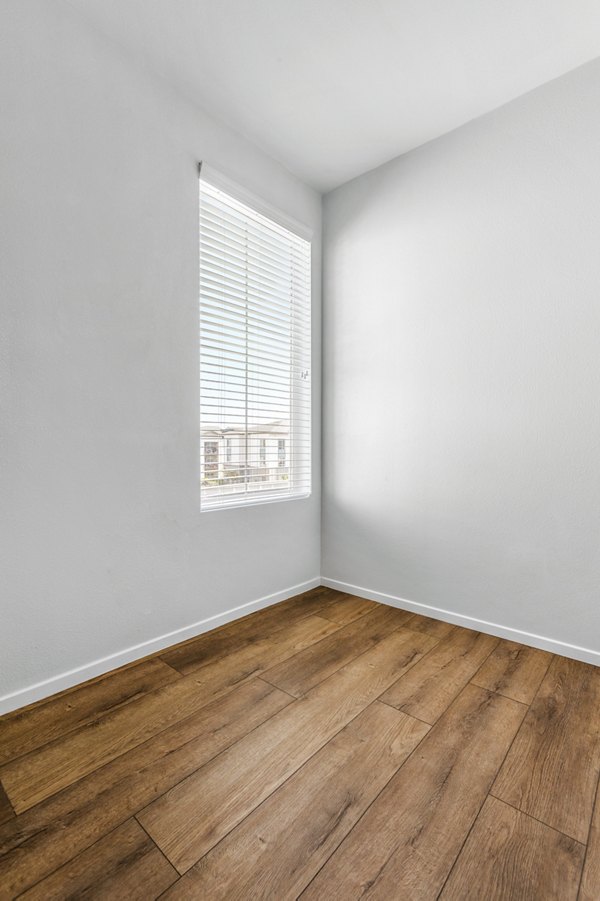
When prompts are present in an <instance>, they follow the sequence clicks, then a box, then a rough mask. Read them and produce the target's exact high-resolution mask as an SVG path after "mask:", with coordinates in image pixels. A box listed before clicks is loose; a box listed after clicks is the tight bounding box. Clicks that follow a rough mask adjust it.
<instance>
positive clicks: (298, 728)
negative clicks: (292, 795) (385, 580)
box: [138, 629, 433, 873]
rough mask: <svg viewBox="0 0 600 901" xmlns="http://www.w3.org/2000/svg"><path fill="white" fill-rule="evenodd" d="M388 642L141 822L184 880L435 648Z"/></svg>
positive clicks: (414, 639) (421, 638)
mask: <svg viewBox="0 0 600 901" xmlns="http://www.w3.org/2000/svg"><path fill="white" fill-rule="evenodd" d="M432 643H433V639H431V638H430V637H428V636H426V635H420V634H417V633H415V632H409V631H408V630H402V629H401V630H399V631H397V632H394V633H392V634H391V635H389V636H388V637H387V638H384V639H383V640H382V641H381V642H380V643H379V644H378V645H377V647H375V648H373V649H371V650H369V651H367V652H366V653H365V654H362V655H361V656H360V657H357V658H356V659H355V660H353V661H352V662H351V663H349V664H347V665H346V666H345V667H343V668H342V669H340V670H338V671H337V672H336V673H334V674H333V675H332V676H330V677H329V678H328V679H326V680H325V681H324V682H321V683H320V684H319V685H317V686H316V687H315V688H313V689H312V691H310V692H309V693H308V694H307V695H305V696H304V697H303V698H301V699H300V700H298V701H295V702H293V703H292V704H291V705H290V707H289V708H287V709H286V710H282V711H281V712H280V713H278V714H276V715H275V716H274V717H272V718H271V719H270V720H269V721H268V722H266V723H264V724H263V725H262V726H259V727H258V728H257V729H255V731H254V732H252V733H251V734H250V735H247V736H246V737H245V738H243V739H241V741H239V742H238V743H237V744H236V745H235V746H234V747H232V748H230V749H229V750H228V751H225V752H224V753H223V754H221V755H220V757H219V758H218V759H217V760H214V761H212V763H210V764H208V765H207V766H205V767H203V768H202V769H201V770H199V771H198V772H197V773H195V774H194V775H193V776H191V777H190V778H188V779H186V780H185V781H184V782H182V783H180V784H179V785H178V786H176V787H175V788H174V789H172V790H171V791H170V792H168V793H167V794H166V795H164V796H163V797H162V798H159V799H158V800H157V801H155V802H154V803H153V804H151V805H150V806H149V807H147V808H146V809H145V810H144V811H142V813H141V814H139V816H138V819H139V821H140V822H141V823H142V825H143V827H144V829H146V831H147V832H148V833H149V834H150V835H151V837H152V838H153V839H154V841H156V843H157V844H158V845H159V847H160V848H161V850H162V851H164V853H165V854H166V855H167V857H168V858H169V860H170V861H171V862H172V863H173V864H174V866H175V867H176V868H177V869H178V870H179V872H181V873H183V872H185V871H186V870H187V869H189V867H190V866H192V865H193V864H194V863H195V862H196V861H197V860H199V859H200V857H202V856H203V855H204V854H206V853H207V852H208V851H209V850H210V849H211V848H212V847H214V845H215V844H216V843H217V842H218V841H220V839H221V838H223V836H224V835H226V834H227V833H228V832H229V831H230V830H231V829H233V828H234V827H235V826H237V825H238V823H240V822H241V820H242V819H243V818H244V817H245V816H247V815H248V814H249V813H251V811H252V810H254V809H255V808H256V807H257V806H258V804H260V803H261V802H262V801H263V800H264V799H265V798H266V797H268V796H269V795H270V794H271V793H272V792H273V791H275V789H277V788H278V787H279V786H280V785H281V784H282V783H283V782H284V781H285V780H286V779H287V778H288V777H289V776H291V775H292V773H294V772H295V771H296V770H297V769H299V768H300V767H301V766H302V764H304V763H305V762H306V761H307V760H308V759H309V758H310V757H311V756H312V755H313V754H314V753H316V752H317V751H318V750H319V749H320V748H322V747H323V745H325V744H326V743H327V742H328V741H329V740H330V739H331V738H333V736H334V735H336V734H337V733H338V732H339V731H340V730H341V729H343V727H344V726H345V725H347V724H348V723H349V722H350V721H351V720H352V719H354V717H355V716H357V715H358V714H359V713H360V712H361V711H362V710H363V709H364V708H365V707H367V706H368V705H369V704H370V703H371V702H372V701H373V700H374V699H375V698H376V697H377V696H378V695H379V694H381V692H382V691H384V690H385V689H386V688H387V687H388V686H389V685H390V684H391V683H392V682H393V681H394V680H395V679H397V678H398V676H399V675H400V674H401V673H402V672H404V671H405V670H406V669H408V668H409V667H410V666H412V665H414V664H415V663H416V662H417V660H419V659H420V658H421V657H422V655H423V654H424V653H426V651H427V650H429V648H430V647H431V646H432Z"/></svg>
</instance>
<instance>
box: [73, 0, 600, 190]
mask: <svg viewBox="0 0 600 901" xmlns="http://www.w3.org/2000/svg"><path fill="white" fill-rule="evenodd" d="M70 2H71V5H72V6H73V7H75V8H76V9H78V10H79V11H80V12H82V13H83V14H84V15H85V16H86V17H87V18H88V20H91V21H92V22H94V23H95V24H96V25H98V26H100V27H101V28H102V29H103V30H104V31H105V32H106V33H107V34H109V35H110V36H111V37H113V38H114V39H116V40H118V41H119V42H120V43H121V44H122V45H123V46H125V47H126V48H128V49H129V50H130V51H132V52H133V53H135V54H136V55H137V56H138V58H140V57H141V58H143V59H144V61H145V63H147V64H148V65H150V66H151V67H152V68H154V69H155V70H157V71H158V72H159V73H160V74H161V75H163V76H164V77H166V78H167V79H168V80H169V81H170V82H171V83H172V84H173V85H175V86H176V87H177V88H178V89H179V90H181V91H183V92H184V93H185V94H186V95H187V96H188V97H190V98H191V99H193V100H194V101H195V102H196V103H197V104H198V105H199V106H201V107H202V108H203V109H205V110H206V111H207V112H209V113H211V114H212V115H213V116H214V117H215V118H217V119H219V120H220V121H221V122H224V123H226V124H227V125H229V126H231V127H232V128H234V129H235V130H236V131H238V132H240V133H242V134H243V135H245V136H246V137H247V138H249V139H250V140H252V141H253V142H254V143H255V144H257V145H258V146H260V147H261V148H262V149H263V150H265V151H266V152H267V153H268V154H270V155H271V156H272V157H274V158H275V159H277V160H279V161H280V162H281V163H283V164H284V165H285V166H286V167H287V168H288V169H289V170H290V171H291V172H293V173H295V174H296V175H297V176H299V177H300V178H301V179H303V180H304V181H306V182H308V183H309V184H311V185H313V186H314V187H315V188H317V189H318V190H320V191H328V190H330V189H331V188H334V187H336V186H337V185H339V184H342V183H343V182H345V181H347V180H348V179H351V178H353V177H354V176H356V175H359V174H360V173H362V172H365V171H367V170H368V169H372V168H374V167H375V166H378V165H380V164H381V163H383V162H385V161H386V160H389V159H391V158H393V157H395V156H397V155H399V154H401V153H405V152H406V151H408V150H411V149H412V148H414V147H417V146H419V145H420V144H423V143H424V142H425V141H429V140H431V139H432V138H435V137H438V136H439V135H441V134H444V133H445V132H447V131H450V130H451V129H453V128H456V127H457V126H459V125H462V124H463V123H464V122H467V121H469V120H470V119H473V118H475V117H476V116H480V115H482V114H483V113H486V112H488V111H489V110H491V109H494V108H495V107H497V106H500V105H501V104H503V103H506V102H507V101H509V100H512V99H513V98H514V97H517V96H519V95H520V94H523V93H525V92H526V91H529V90H531V89H532V88H534V87H537V86H538V85H540V84H543V83H544V82H546V81H549V80H550V79H552V78H556V77H558V76H560V75H562V74H563V73H565V72H567V71H569V70H570V69H573V68H575V67H576V66H578V65H581V64H582V63H584V62H587V61H588V60H590V59H593V58H594V57H596V56H598V55H600V3H598V0H70Z"/></svg>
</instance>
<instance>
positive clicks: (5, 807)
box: [0, 784, 15, 825]
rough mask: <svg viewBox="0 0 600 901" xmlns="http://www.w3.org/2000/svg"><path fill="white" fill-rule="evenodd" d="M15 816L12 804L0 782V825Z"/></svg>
mask: <svg viewBox="0 0 600 901" xmlns="http://www.w3.org/2000/svg"><path fill="white" fill-rule="evenodd" d="M14 816H15V812H14V810H13V807H12V804H11V803H10V801H9V800H8V797H7V794H6V792H5V791H4V789H3V788H2V785H1V784H0V825H2V823H6V822H8V820H12V818H13V817H14Z"/></svg>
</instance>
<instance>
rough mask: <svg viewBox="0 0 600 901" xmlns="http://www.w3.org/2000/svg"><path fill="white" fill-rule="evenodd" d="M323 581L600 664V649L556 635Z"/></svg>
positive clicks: (346, 584)
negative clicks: (594, 649) (549, 635)
mask: <svg viewBox="0 0 600 901" xmlns="http://www.w3.org/2000/svg"><path fill="white" fill-rule="evenodd" d="M321 585H324V586H326V587H327V588H335V589H337V591H343V592H345V593H347V594H355V595H357V596H358V597H360V598H366V599H367V600H370V601H380V602H381V603H382V604H388V605H389V606H390V607H399V608H400V609H401V610H409V611H410V612H411V613H420V614H422V615H423V616H431V617H433V619H441V620H443V621H444V622H447V623H453V625H455V626H464V627H465V628H467V629H474V630H476V631H477V632H486V633H488V634H489V635H495V636H497V637H498V638H507V639H508V640H509V641H518V642H519V643H520V644H526V645H529V646H530V647H532V648H539V649H540V650H542V651H551V652H552V653H553V654H560V656H561V657H571V658H573V659H574V660H582V661H583V662H584V663H592V664H593V665H594V666H600V651H592V650H591V649H590V648H581V647H579V645H575V644H568V643H567V642H565V641H557V640H556V639H555V638H547V637H546V636H544V635H535V634H534V633H532V632H523V631H522V630H521V629H513V628H512V627H510V626H501V625H500V624H499V623H491V622H488V621H487V620H485V619H476V618H475V617H472V616H465V615H464V614H462V613H455V612H454V611H452V610H444V609H443V608H442V607H432V606H430V605H429V604H420V603H418V602H416V601H407V600H406V599H405V598H400V597H396V596H395V595H393V594H384V593H383V592H382V591H373V590H372V589H370V588H363V587H362V586H360V585H351V584H350V583H348V582H340V581H339V579H328V578H326V577H324V576H322V577H321Z"/></svg>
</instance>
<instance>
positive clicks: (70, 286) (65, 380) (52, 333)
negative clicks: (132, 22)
mask: <svg viewBox="0 0 600 901" xmlns="http://www.w3.org/2000/svg"><path fill="white" fill-rule="evenodd" d="M0 117H1V121H2V135H1V138H0V142H1V143H0V153H1V166H0V198H1V201H0V202H1V208H2V215H1V218H0V229H1V231H0V268H1V272H2V328H1V330H0V337H1V341H2V347H1V348H0V350H1V353H0V359H1V366H2V371H1V373H0V378H1V388H2V391H1V397H2V405H3V408H2V422H3V426H2V434H3V439H2V502H1V505H2V534H1V536H0V540H1V542H2V548H3V559H2V570H3V572H2V596H3V597H2V608H1V614H2V622H1V626H0V666H1V668H2V671H1V673H0V696H2V695H5V694H8V693H10V692H14V691H18V690H20V689H23V688H26V687H27V686H30V685H31V684H32V683H36V682H38V681H41V680H45V679H51V678H53V677H55V676H59V675H60V674H62V673H64V672H65V671H68V670H70V669H72V668H77V667H80V666H84V665H86V664H89V663H91V662H92V661H94V660H96V659H98V658H102V657H105V656H107V655H111V654H116V653H119V652H121V651H123V650H124V649H127V648H131V647H132V646H134V645H137V644H139V643H140V642H145V641H149V640H151V639H154V638H157V637H159V636H161V635H164V634H165V633H169V632H171V631H173V630H176V629H179V628H182V627H186V626H189V625H190V624H193V623H197V622H198V621H200V620H203V619H204V618H206V617H210V616H214V615H218V614H220V613H223V612H224V611H227V610H230V609H231V608H233V607H235V606H237V605H240V604H244V603H247V602H250V601H254V600H255V599H258V598H261V597H263V596H265V595H268V594H271V593H272V592H279V591H284V590H286V589H288V588H290V587H292V586H295V585H297V584H299V583H304V582H305V581H306V580H308V579H311V578H313V577H317V576H318V575H319V569H320V536H319V524H320V496H319V484H320V483H319V451H318V448H319V422H320V411H319V394H320V379H319V355H320V335H319V321H320V296H319V289H320V198H319V196H318V195H317V194H316V193H315V192H314V191H312V190H310V189H308V188H306V187H305V186H303V185H302V184H301V183H300V182H298V181H297V180H296V179H294V178H293V177H292V176H290V175H289V174H288V173H287V172H286V171H285V170H283V169H282V168H281V167H280V166H279V165H278V164H276V163H274V162H273V161H271V160H269V159H268V158H266V157H265V156H264V155H263V154H262V153H261V152H259V151H258V150H257V149H256V148H255V147H253V146H252V145H251V144H249V143H247V142H245V141H244V140H242V139H241V138H239V137H237V136H235V135H234V134H233V133H232V132H230V131H228V130H227V129H225V128H224V127H221V126H220V125H218V124H217V123H216V122H214V121H212V120H211V119H210V118H208V117H207V116H206V115H204V114H203V113H202V112H201V111H199V110H198V109H195V108H194V107H192V106H191V105H188V104H187V102H186V101H185V100H184V99H182V98H181V97H179V96H178V95H176V94H175V93H174V92H171V90H170V88H169V87H168V85H167V84H166V83H163V82H161V81H160V80H159V79H154V78H153V76H151V75H150V74H149V73H148V72H145V71H143V69H141V68H137V67H136V64H135V63H134V62H129V58H128V57H127V55H126V54H124V53H122V52H121V50H120V48H119V47H118V46H117V45H116V44H112V43H111V42H110V41H109V40H108V39H105V38H104V37H103V36H102V35H101V34H99V33H98V34H96V33H95V32H94V31H93V30H92V29H90V28H88V26H87V25H86V24H85V23H84V22H80V21H79V20H78V19H77V18H76V13H75V12H73V11H72V10H71V9H70V8H69V7H68V6H67V5H64V4H62V3H61V2H58V0H53V2H48V0H26V2H23V0H3V3H2V5H1V10H0ZM199 159H205V160H207V161H208V162H210V163H211V164H212V165H213V166H215V167H217V168H220V169H222V170H223V171H224V172H225V173H226V174H228V175H229V176H231V177H232V178H234V179H236V180H237V181H239V182H240V183H242V184H243V185H244V186H245V187H247V188H248V189H249V190H251V191H254V192H255V193H257V194H259V195H261V196H262V197H264V199H265V200H267V201H269V202H270V203H272V204H274V205H275V206H277V207H279V208H280V209H282V210H283V211H285V212H286V213H288V214H290V215H292V216H294V217H295V218H297V219H300V220H302V221H303V222H305V223H307V224H308V225H310V226H312V227H313V228H314V230H315V240H314V251H313V253H314V324H315V332H314V364H315V365H314V368H313V386H314V397H315V405H314V406H315V420H314V435H315V458H314V492H313V495H312V497H311V498H310V499H309V500H298V501H292V502H289V503H283V504H282V503H280V504H274V505H266V506H257V507H251V508H247V509H240V510H233V511H219V512H214V513H205V514H202V515H200V513H199V509H198V486H199V448H198V315H197V303H198V297H197V293H198V288H197V286H198V275H197V273H198V237H197V236H198V225H197V216H198V208H197V206H198V205H197V174H196V163H197V160H199ZM174 640H175V639H174ZM138 653H144V651H143V650H142V651H139V652H138ZM112 665H114V663H111V662H109V663H107V664H106V665H105V667H104V668H105V669H107V668H110V667H111V666H112ZM87 675H93V673H86V672H84V673H81V674H79V675H77V674H76V675H74V676H72V677H70V678H71V681H72V682H77V681H80V680H81V679H82V678H85V677H86V676H87ZM57 687H64V685H63V683H60V684H59V685H58V686H57V685H56V684H51V685H49V686H47V687H46V688H43V689H41V690H40V691H39V692H38V694H48V693H50V692H51V691H55V690H56V689H57ZM31 699H32V697H30V696H27V697H26V698H25V700H31ZM20 703H24V699H23V697H21V698H17V699H15V700H14V702H11V704H12V706H18V705H19V704H20Z"/></svg>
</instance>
